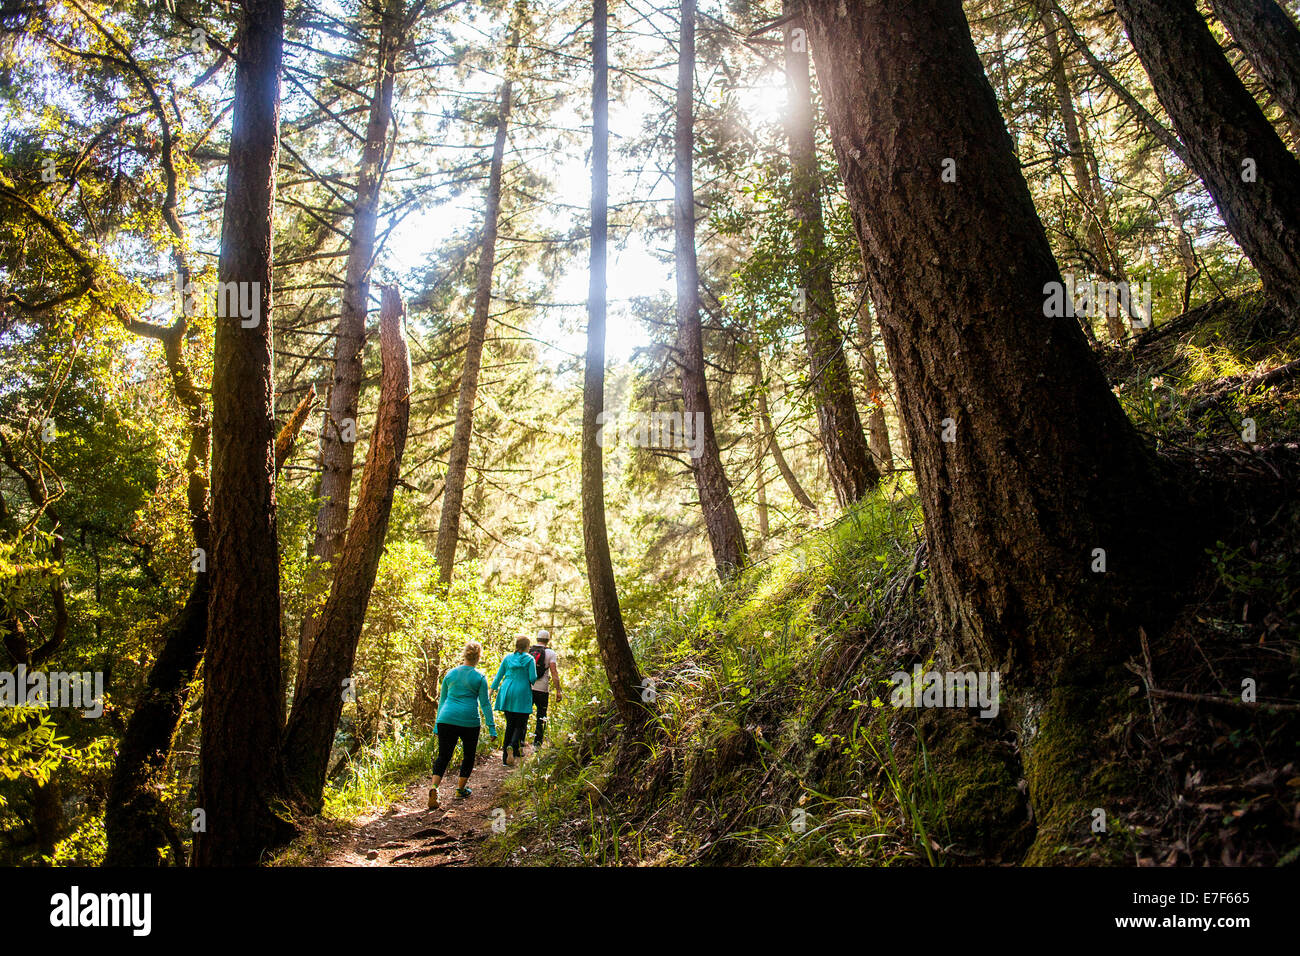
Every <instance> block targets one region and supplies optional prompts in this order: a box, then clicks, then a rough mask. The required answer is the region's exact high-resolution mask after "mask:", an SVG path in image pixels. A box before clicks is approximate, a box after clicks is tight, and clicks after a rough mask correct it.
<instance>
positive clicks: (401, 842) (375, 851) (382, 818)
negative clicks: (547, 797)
mask: <svg viewBox="0 0 1300 956" xmlns="http://www.w3.org/2000/svg"><path fill="white" fill-rule="evenodd" d="M532 752H533V748H532V745H531V744H529V745H528V746H526V747H525V749H524V760H527V759H528V758H529V757H530V756H531V755H532ZM458 759H459V758H458ZM518 772H519V764H516V765H515V766H514V767H513V768H511V767H506V766H504V765H503V764H502V763H501V752H500V751H499V750H498V751H495V752H494V753H493V754H492V755H490V756H487V757H482V756H480V757H479V758H478V760H477V762H476V763H475V766H474V773H473V775H472V776H471V777H470V778H469V786H470V789H471V790H473V793H472V794H471V795H470V797H469V799H468V800H457V799H455V797H454V794H455V792H456V776H455V767H454V766H453V767H452V768H449V771H448V775H447V776H446V777H445V778H443V782H442V786H441V787H440V788H439V789H438V794H439V797H440V798H441V801H442V807H441V809H438V810H428V809H426V807H427V806H428V799H429V778H428V777H424V778H422V779H420V780H417V781H416V782H415V783H413V784H411V785H410V786H409V787H407V788H406V792H405V793H404V794H403V795H402V796H401V798H400V799H399V800H398V801H397V802H396V803H394V804H392V805H391V806H390V807H389V808H388V809H387V810H385V811H383V812H382V813H381V814H376V815H373V816H369V817H358V818H357V819H355V820H353V821H352V822H351V823H347V824H342V825H340V829H338V830H336V831H335V832H334V833H333V834H331V835H329V836H327V837H326V838H325V839H326V840H327V841H328V842H330V843H331V844H333V845H332V846H331V847H330V848H329V849H328V850H327V851H326V852H325V854H324V855H323V856H321V857H320V858H319V859H318V860H316V861H315V862H314V863H313V864H312V865H315V866H472V865H473V863H474V856H475V851H476V850H477V847H478V844H479V843H480V842H481V841H483V840H485V839H487V838H488V837H489V836H490V835H491V834H492V823H493V814H492V811H493V809H494V808H495V807H496V805H497V793H498V792H499V791H500V789H501V784H502V783H503V782H504V781H505V779H506V776H507V775H508V774H511V773H518Z"/></svg>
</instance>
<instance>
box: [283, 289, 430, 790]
mask: <svg viewBox="0 0 1300 956" xmlns="http://www.w3.org/2000/svg"><path fill="white" fill-rule="evenodd" d="M404 311H405V310H404V308H403V305H402V299H401V296H400V295H399V294H398V291H397V289H396V288H394V287H392V286H386V287H384V289H383V303H382V306H381V309H380V316H379V338H380V353H381V355H382V357H383V366H384V367H383V378H382V381H381V384H380V387H379V408H378V411H377V412H376V413H375V429H374V432H373V433H372V434H371V436H370V451H369V452H368V453H367V455H366V467H365V471H364V472H363V473H362V476H361V489H360V491H359V492H358V493H357V507H356V512H355V513H354V514H353V516H352V523H351V526H350V527H349V528H348V534H347V540H346V541H345V543H344V545H343V551H342V553H341V554H340V555H339V560H338V570H337V571H336V572H335V574H334V581H333V584H332V586H331V587H330V594H329V597H328V598H327V599H326V601H325V607H324V608H323V609H322V611H321V613H320V621H321V624H320V629H319V631H318V633H317V636H316V641H315V643H314V644H313V645H312V651H311V658H310V660H308V662H307V671H306V674H305V675H304V676H303V677H302V678H301V679H300V682H299V690H298V693H297V694H295V695H294V701H293V710H292V711H291V712H290V714H289V722H288V724H287V726H286V727H285V732H284V742H283V746H282V747H281V753H282V755H283V761H284V777H283V779H284V780H285V781H286V783H287V785H288V792H287V793H286V796H287V797H288V798H289V799H291V800H292V801H293V802H294V803H296V804H298V805H299V806H300V807H302V808H303V809H306V810H307V811H309V812H311V813H317V812H319V810H320V805H321V797H322V795H323V793H324V789H325V772H326V770H327V769H328V766H329V755H330V748H331V746H332V745H333V743H334V734H335V732H336V731H337V729H338V723H339V716H340V715H341V714H342V712H343V698H344V689H345V687H344V685H345V682H346V680H347V678H348V677H349V676H350V675H351V673H352V664H353V661H354V660H355V658H356V652H357V642H358V641H360V639H361V629H362V625H364V624H365V619H366V608H367V607H368V606H369V604H370V592H371V590H372V589H373V587H374V584H375V573H376V572H377V570H378V568H379V559H380V557H381V556H382V554H383V551H384V538H385V536H386V535H387V534H388V519H389V516H390V514H391V513H392V508H393V492H394V490H395V489H396V487H397V480H398V478H399V477H400V473H401V466H402V453H403V452H404V451H405V449H406V433H407V425H408V424H409V422H410V417H411V359H410V355H409V354H408V352H407V347H406V332H405V329H404V327H403V323H402V314H403V312H404Z"/></svg>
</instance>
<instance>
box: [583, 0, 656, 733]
mask: <svg viewBox="0 0 1300 956" xmlns="http://www.w3.org/2000/svg"><path fill="white" fill-rule="evenodd" d="M608 30H609V14H608V10H607V4H606V0H594V2H593V3H592V41H591V59H592V92H591V135H592V147H591V273H590V278H591V284H590V287H589V289H588V292H587V362H586V369H585V374H584V376H583V384H582V542H583V552H584V554H585V555H586V560H587V586H588V587H589V588H590V589H591V611H592V617H593V619H594V621H593V622H594V624H595V627H596V647H597V649H598V650H599V651H600V659H601V662H602V663H603V664H604V665H605V676H606V678H607V679H608V680H609V686H610V690H611V691H612V692H613V695H614V706H615V707H616V708H617V709H618V714H619V717H620V718H622V720H623V723H624V725H626V726H627V727H628V728H629V729H630V730H633V731H635V730H638V729H640V728H641V727H642V726H643V725H644V723H645V721H646V719H647V711H646V709H645V704H644V703H643V702H642V700H641V696H642V693H643V690H642V687H641V672H640V670H639V669H638V668H637V666H636V658H634V657H633V656H632V648H631V646H630V645H629V644H628V642H627V632H626V631H625V630H624V629H623V614H622V612H621V611H620V610H619V606H618V587H617V585H616V584H615V582H614V563H613V561H612V560H611V559H610V555H609V534H608V532H607V530H606V528H605V463H604V459H603V452H602V449H601V445H600V442H599V440H598V435H599V425H598V424H597V419H598V418H599V417H600V414H601V412H602V411H603V410H604V406H605V290H606V285H605V282H606V279H605V273H606V267H607V244H608V239H609V223H608V215H609V39H608Z"/></svg>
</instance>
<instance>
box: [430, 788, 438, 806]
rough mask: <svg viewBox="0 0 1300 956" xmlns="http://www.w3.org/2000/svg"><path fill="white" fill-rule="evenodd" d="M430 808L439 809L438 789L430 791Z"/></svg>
mask: <svg viewBox="0 0 1300 956" xmlns="http://www.w3.org/2000/svg"><path fill="white" fill-rule="evenodd" d="M429 809H430V810H437V809H438V791H437V790H436V789H434V790H430V791H429Z"/></svg>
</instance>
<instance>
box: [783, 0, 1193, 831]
mask: <svg viewBox="0 0 1300 956" xmlns="http://www.w3.org/2000/svg"><path fill="white" fill-rule="evenodd" d="M807 16H808V18H809V22H810V32H811V34H812V37H813V50H814V52H815V54H816V56H817V65H818V74H819V75H820V76H821V77H822V81H823V82H822V89H823V93H824V95H825V99H826V103H827V111H828V113H829V117H830V125H831V130H832V134H833V141H834V143H835V148H836V152H837V154H838V157H839V161H840V171H841V175H842V177H843V179H844V183H845V187H846V191H847V195H848V199H849V203H850V206H851V209H852V213H853V218H854V225H855V228H856V230H857V234H858V238H859V241H860V242H861V244H862V251H863V260H864V263H865V267H866V269H867V273H868V276H869V279H870V283H871V288H872V292H873V297H874V300H875V302H876V304H877V307H878V309H879V320H880V325H881V333H882V337H883V339H884V343H885V348H886V351H887V353H888V356H889V362H890V368H891V369H892V371H893V373H894V376H895V378H896V379H897V381H898V383H899V391H900V394H901V396H902V405H903V413H904V417H905V418H906V420H907V425H908V428H909V431H910V437H911V444H912V455H913V464H914V466H915V473H916V481H917V487H918V492H919V495H920V499H921V504H922V507H923V509H924V513H925V519H926V520H925V535H926V542H927V546H928V555H929V559H928V560H929V577H928V578H927V590H928V591H929V592H930V595H931V598H932V600H933V602H934V604H935V605H936V609H937V611H938V614H939V618H940V621H941V624H942V634H943V638H944V644H945V650H946V651H947V652H948V653H949V654H950V655H951V658H952V659H953V660H957V661H979V662H981V664H982V666H985V667H989V668H997V669H999V670H1001V671H1003V672H1004V673H1005V674H1006V676H1007V678H1008V684H1009V685H1010V689H1011V690H1012V698H1011V700H1010V705H1011V708H1012V710H1013V711H1015V713H1013V715H1012V717H1013V719H1016V718H1017V717H1023V716H1024V714H1025V713H1027V712H1029V711H1028V708H1031V707H1037V705H1038V704H1041V706H1042V709H1041V710H1034V714H1035V718H1036V724H1035V725H1034V726H1036V727H1037V731H1036V733H1027V734H1026V737H1025V739H1024V740H1023V741H1022V742H1023V743H1024V745H1025V747H1026V753H1027V757H1026V775H1027V777H1028V779H1029V785H1030V794H1031V798H1032V799H1033V800H1034V805H1035V814H1036V818H1037V821H1038V824H1039V840H1040V847H1046V846H1048V845H1059V839H1058V838H1060V839H1068V838H1069V837H1070V836H1072V835H1077V836H1079V837H1082V835H1083V834H1086V831H1087V822H1088V819H1089V818H1088V817H1087V815H1086V813H1083V812H1082V811H1080V808H1079V801H1086V800H1089V799H1091V798H1093V796H1094V792H1095V787H1094V785H1093V784H1094V781H1093V780H1092V779H1091V778H1089V777H1088V774H1089V772H1090V769H1091V765H1090V764H1088V763H1087V761H1086V760H1082V759H1079V757H1078V754H1076V753H1075V752H1073V751H1071V750H1070V748H1069V747H1068V746H1062V745H1061V743H1060V741H1061V739H1062V738H1061V737H1060V736H1054V735H1059V734H1061V733H1063V731H1062V727H1063V726H1064V725H1065V724H1070V726H1071V729H1072V730H1074V731H1075V732H1078V731H1079V726H1080V725H1079V722H1078V720H1077V719H1076V718H1078V717H1079V713H1078V710H1077V707H1075V708H1074V709H1073V710H1072V709H1071V708H1072V702H1073V701H1075V700H1076V697H1074V696H1072V694H1073V693H1074V692H1076V691H1078V688H1079V686H1080V685H1079V684H1077V683H1076V684H1074V685H1073V686H1072V685H1071V682H1072V681H1074V682H1078V681H1087V680H1088V679H1089V675H1088V674H1087V673H1086V668H1087V666H1088V665H1089V664H1090V662H1092V661H1094V660H1098V659H1100V660H1103V661H1114V660H1116V659H1117V658H1123V657H1124V656H1126V655H1127V654H1128V653H1129V652H1131V650H1132V646H1131V645H1132V642H1133V640H1134V638H1135V633H1136V631H1135V626H1134V624H1135V622H1141V621H1143V620H1147V621H1148V623H1150V621H1149V619H1148V615H1150V614H1155V613H1157V611H1158V610H1159V611H1163V604H1164V602H1165V601H1167V600H1168V596H1169V591H1170V588H1171V586H1173V585H1176V584H1177V583H1179V581H1180V578H1179V576H1178V572H1179V571H1180V569H1182V568H1183V567H1184V566H1185V559H1186V556H1187V554H1188V553H1190V552H1191V550H1192V549H1191V548H1188V547H1187V546H1186V544H1185V543H1184V542H1182V541H1180V540H1179V533H1178V522H1177V519H1176V516H1175V512H1176V510H1177V508H1178V505H1177V502H1178V501H1179V498H1178V496H1177V492H1176V491H1175V489H1174V488H1173V487H1172V486H1171V485H1170V484H1168V483H1166V481H1165V480H1164V479H1163V477H1162V475H1161V472H1160V469H1159V466H1158V464H1157V462H1156V461H1155V459H1154V457H1153V456H1152V454H1151V453H1150V452H1149V450H1148V449H1147V448H1146V447H1145V446H1144V445H1143V443H1142V441H1141V440H1140V438H1139V436H1138V435H1137V433H1136V432H1135V431H1134V429H1133V427H1132V426H1131V425H1130V423H1129V422H1128V420H1127V419H1126V418H1125V416H1124V413H1123V411H1122V410H1121V409H1120V407H1119V404H1118V402H1117V401H1116V400H1115V397H1114V396H1113V395H1112V394H1111V392H1110V388H1109V385H1108V383H1107V381H1106V379H1105V376H1104V375H1103V374H1102V372H1101V370H1100V369H1099V367H1098V365H1097V363H1096V361H1095V360H1094V358H1093V356H1092V354H1091V352H1090V350H1089V348H1088V345H1087V342H1086V340H1085V338H1084V335H1083V333H1082V331H1081V330H1080V329H1079V327H1078V325H1077V324H1076V323H1075V322H1074V321H1073V319H1070V318H1067V317H1056V318H1049V317H1045V316H1044V314H1043V313H1044V309H1043V304H1044V291H1045V287H1047V286H1048V284H1049V283H1060V281H1061V275H1060V271H1059V270H1058V268H1057V265H1056V262H1055V261H1054V260H1053V258H1052V252H1051V248H1050V246H1049V244H1048V241H1047V236H1046V234H1045V232H1044V231H1043V228H1042V225H1041V223H1040V222H1039V221H1038V217H1037V215H1036V213H1035V211H1034V205H1033V201H1032V198H1031V196H1030V192H1029V188H1028V186H1027V185H1026V183H1025V180H1024V178H1023V175H1022V173H1021V169H1020V165H1019V162H1018V160H1017V158H1016V155H1015V152H1014V149H1013V146H1012V142H1011V138H1010V136H1009V135H1008V133H1007V130H1006V127H1005V126H1004V124H1003V121H1002V118H1001V116H1000V115H999V113H998V106H997V101H996V99H995V97H994V94H993V90H992V88H991V87H990V86H989V84H988V81H987V79H986V78H985V76H984V72H983V69H982V67H981V64H980V60H979V56H978V54H977V53H976V50H975V46H974V43H973V42H972V41H971V36H970V31H969V27H968V25H967V22H966V18H965V15H964V13H963V11H962V5H961V0H912V2H910V3H906V4H902V3H877V2H874V0H844V2H841V3H837V4H825V5H822V4H815V5H810V6H809V7H808V8H807ZM945 159H953V160H955V163H956V166H955V169H956V181H955V182H944V181H943V178H942V176H941V172H942V168H943V166H944V165H945V164H944V160H945ZM936 263H941V264H942V267H941V268H939V267H936V266H935V264H936ZM945 438H948V439H951V440H944V439H945ZM1098 548H1101V549H1104V551H1105V558H1106V561H1107V565H1106V567H1107V573H1090V568H1091V567H1095V566H1096V565H1095V562H1096V560H1097V557H1096V551H1095V549H1098ZM1017 708H1019V709H1018V710H1017ZM1091 719H1092V720H1094V721H1095V714H1093V715H1091ZM1025 726H1029V725H1025ZM1084 726H1085V728H1086V726H1088V725H1087V724H1084ZM1085 736H1086V730H1085ZM1052 740H1056V741H1057V745H1056V747H1055V748H1054V747H1052V746H1051V745H1050V743H1051V741H1052ZM1088 806H1089V807H1091V806H1096V804H1095V803H1089V804H1088ZM1076 811H1078V812H1076ZM1053 841H1056V842H1055V843H1054V842H1053Z"/></svg>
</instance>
